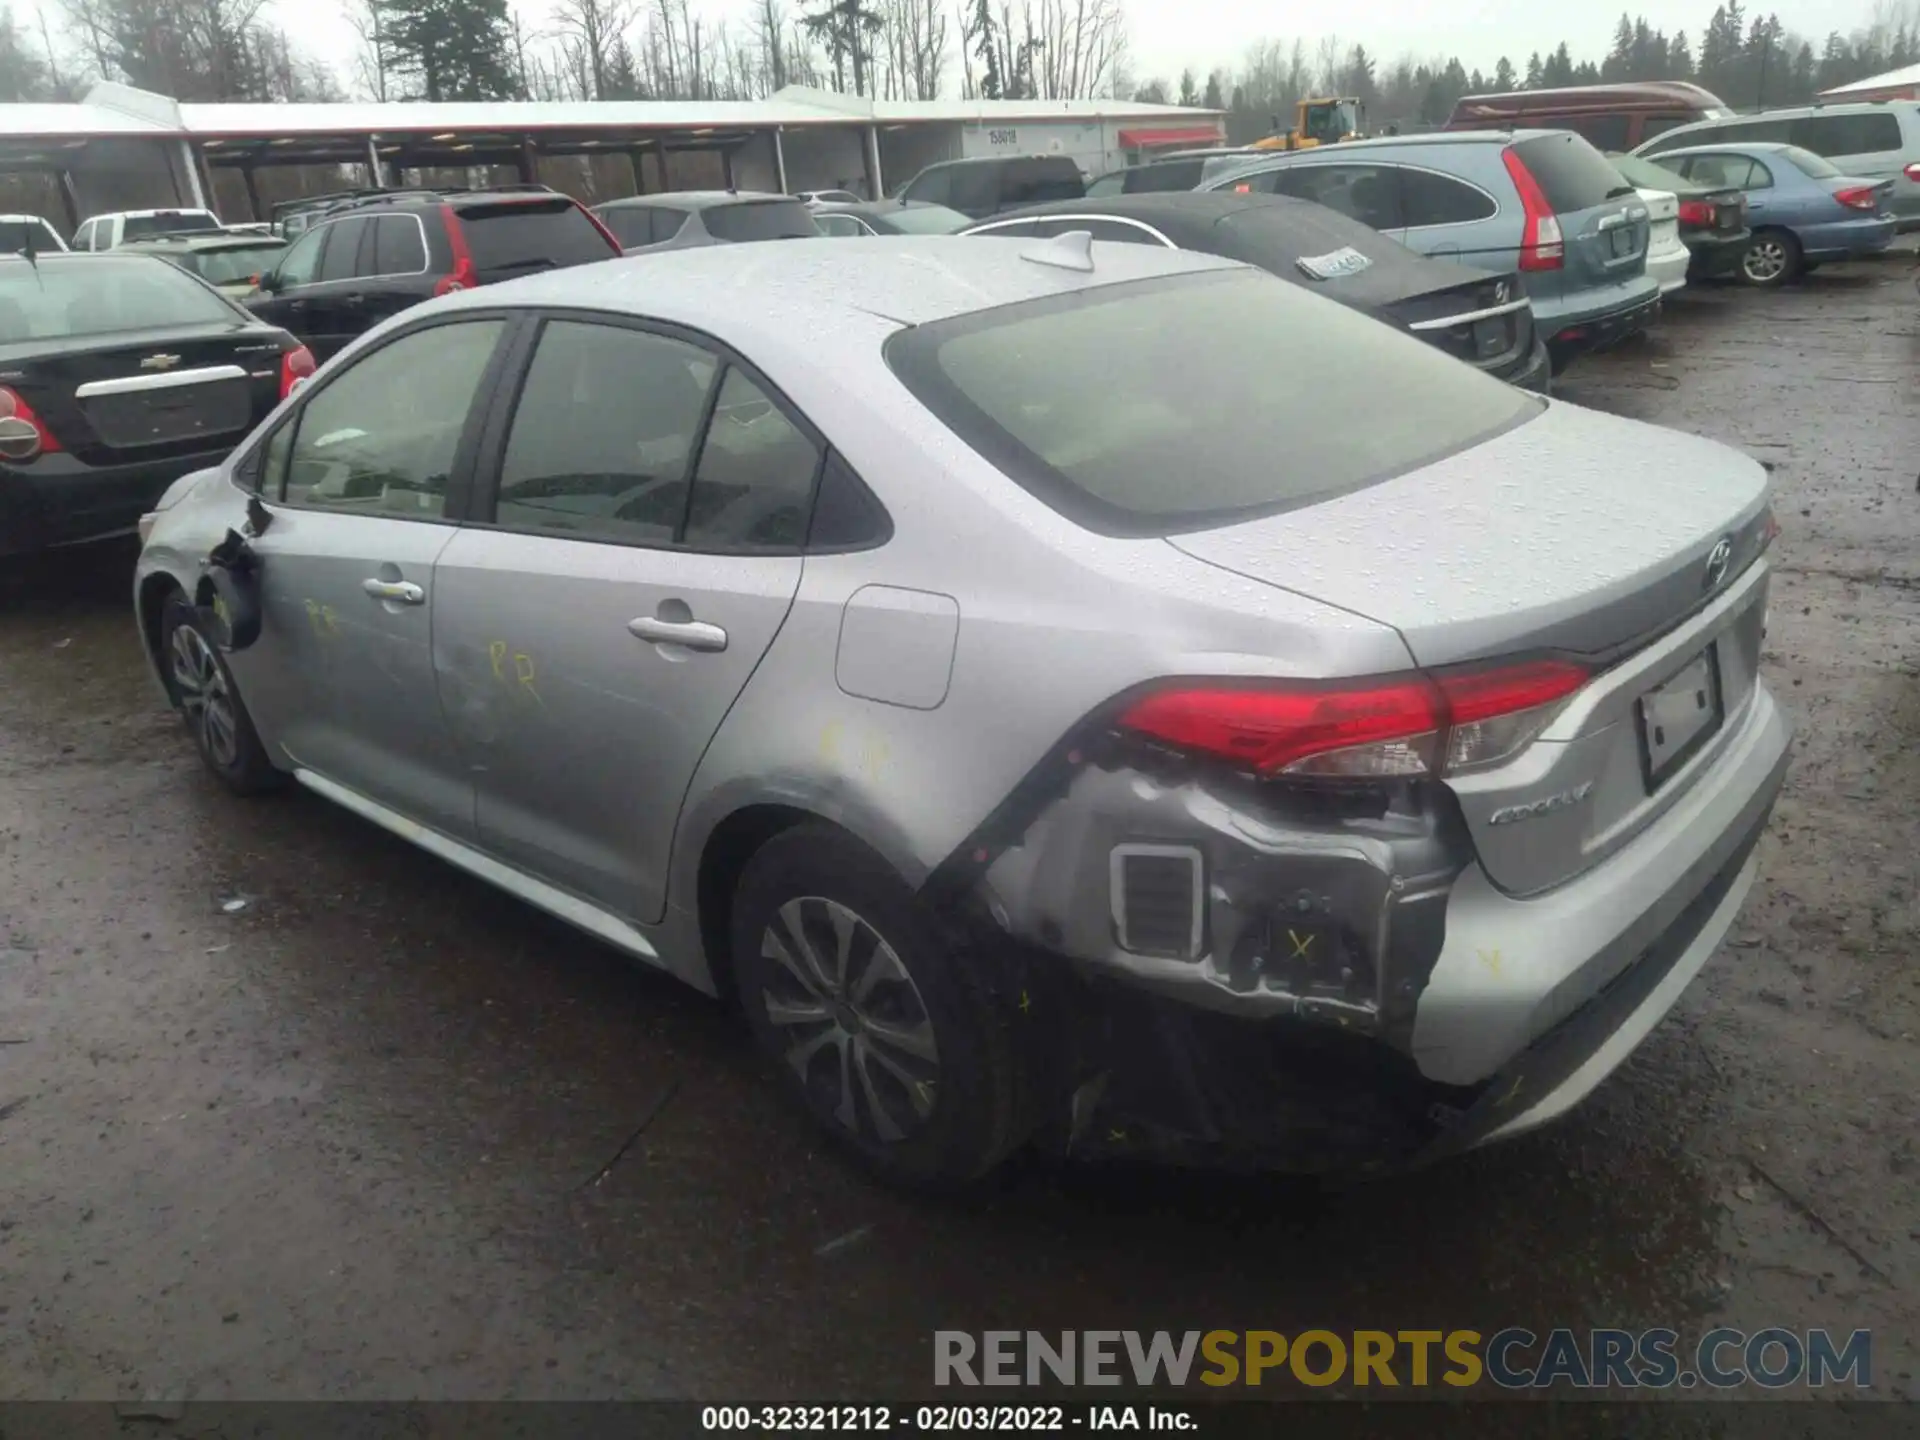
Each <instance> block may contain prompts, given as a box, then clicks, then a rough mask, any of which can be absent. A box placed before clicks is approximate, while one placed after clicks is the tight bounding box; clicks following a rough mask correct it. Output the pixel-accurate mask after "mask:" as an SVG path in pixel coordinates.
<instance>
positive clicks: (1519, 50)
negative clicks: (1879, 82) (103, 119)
mask: <svg viewBox="0 0 1920 1440" xmlns="http://www.w3.org/2000/svg"><path fill="white" fill-rule="evenodd" d="M34 3H35V0H25V3H21V4H19V6H18V9H17V11H16V13H19V14H21V15H22V18H25V17H26V15H27V14H29V13H30V12H31V11H32V9H33V5H34ZM46 3H51V0H46ZM1124 3H1125V5H1126V10H1127V18H1128V33H1129V35H1130V37H1131V42H1132V69H1133V73H1134V76H1135V78H1136V79H1137V80H1138V81H1142V82H1144V81H1146V80H1148V79H1150V78H1153V77H1155V76H1160V77H1163V78H1165V79H1167V80H1169V81H1171V80H1173V79H1174V78H1175V77H1177V76H1178V75H1179V73H1180V71H1181V70H1182V69H1183V68H1185V67H1188V66H1191V67H1192V68H1193V70H1194V72H1195V74H1197V75H1204V74H1205V73H1206V72H1207V71H1208V70H1209V69H1211V68H1212V67H1214V66H1216V65H1224V66H1228V67H1230V68H1231V67H1235V66H1237V65H1238V64H1239V63H1240V59H1241V57H1242V56H1243V55H1244V54H1245V52H1246V49H1247V47H1248V46H1249V45H1250V44H1252V43H1253V42H1255V41H1258V40H1262V39H1267V38H1276V39H1281V40H1285V41H1287V42H1289V43H1291V42H1292V40H1293V39H1294V38H1295V37H1296V36H1299V37H1300V38H1303V39H1305V40H1306V41H1307V44H1308V49H1309V51H1311V50H1312V48H1313V46H1314V45H1315V43H1316V42H1317V41H1319V40H1320V39H1321V38H1322V37H1323V36H1324V35H1326V34H1328V33H1329V32H1332V33H1334V34H1337V35H1338V37H1339V38H1340V39H1341V40H1342V41H1343V42H1345V43H1347V44H1352V43H1354V42H1356V41H1357V42H1359V43H1360V44H1363V45H1365V46H1366V47H1367V49H1368V50H1370V51H1372V52H1373V53H1374V54H1375V55H1377V56H1379V57H1381V58H1382V59H1385V60H1391V59H1393V58H1395V57H1396V56H1399V55H1402V54H1406V53H1409V52H1411V53H1413V54H1416V55H1419V56H1422V57H1426V56H1429V55H1438V56H1446V55H1458V56H1459V57H1460V59H1461V61H1462V62H1463V63H1464V64H1465V65H1466V66H1467V68H1468V69H1469V70H1471V69H1473V68H1474V67H1475V66H1479V67H1480V68H1481V69H1483V70H1485V71H1488V72H1489V73H1491V71H1492V70H1493V66H1494V62H1495V61H1496V60H1498V59H1499V58H1500V56H1502V55H1505V56H1507V57H1509V58H1510V59H1511V60H1512V61H1513V63H1514V66H1515V68H1516V69H1524V68H1525V66H1526V60H1527V55H1528V54H1529V52H1531V51H1534V50H1539V51H1541V52H1542V53H1543V54H1544V53H1546V52H1548V51H1550V50H1552V49H1553V47H1554V46H1556V45H1558V44H1559V43H1560V42H1561V41H1562V40H1565V41H1566V42H1567V43H1568V45H1569V46H1570V47H1571V49H1572V51H1573V56H1574V59H1575V60H1580V59H1584V58H1591V59H1594V60H1598V59H1600V58H1601V56H1603V55H1604V54H1605V53H1606V50H1607V47H1608V45H1609V44H1610V43H1611V41H1612V37H1613V29H1614V26H1615V25H1616V24H1617V23H1618V21H1619V17H1620V12H1621V10H1622V9H1623V8H1624V9H1627V10H1629V11H1630V12H1632V13H1637V14H1643V15H1645V16H1646V17H1647V20H1648V21H1649V22H1650V23H1651V24H1653V25H1654V26H1656V27H1658V28H1660V29H1663V30H1665V31H1667V32H1668V33H1669V34H1671V33H1672V32H1673V31H1675V30H1680V29H1684V30H1685V31H1686V32H1687V37H1688V39H1690V40H1691V41H1692V42H1693V45H1694V49H1695V52H1696V53H1698V50H1699V43H1700V33H1701V31H1702V30H1704V29H1705V28H1706V23H1707V20H1708V18H1709V17H1711V16H1712V14H1713V10H1714V4H1715V3H1717V0H1641V3H1639V4H1637V5H1635V4H1624V5H1623V4H1622V3H1618V0H1572V3H1561V4H1547V3H1543V0H1337V3H1325V0H1321V3H1315V4H1275V3H1272V0H1124ZM514 8H515V9H517V10H518V11H519V12H520V13H521V14H522V15H523V16H525V17H526V19H527V20H528V22H529V23H530V24H532V25H535V26H538V25H541V24H543V23H544V22H545V19H546V17H547V16H548V15H549V14H550V13H551V11H552V0H514ZM694 8H695V11H696V12H697V13H700V14H704V15H706V16H709V17H712V18H715V19H719V18H722V17H724V18H726V19H727V20H728V22H729V28H730V29H732V30H733V31H735V33H736V34H738V35H744V34H745V33H746V29H747V27H746V23H745V17H746V16H747V14H748V13H749V12H750V10H751V9H752V8H753V7H752V0H694ZM1747 8H1748V10H1749V11H1750V12H1751V11H1754V10H1772V11H1774V12H1776V13H1777V14H1778V15H1779V16H1780V20H1781V23H1782V24H1783V25H1785V27H1786V28H1787V29H1788V30H1791V31H1797V32H1799V33H1801V34H1804V35H1806V36H1807V37H1809V38H1810V39H1813V40H1814V42H1815V46H1816V49H1817V48H1818V44H1819V41H1820V40H1821V39H1822V38H1824V37H1825V35H1826V34H1827V32H1828V31H1829V30H1833V29H1839V30H1840V31H1842V32H1843V33H1844V32H1846V31H1850V30H1852V29H1854V28H1855V27H1857V26H1863V25H1865V24H1866V23H1867V22H1868V21H1869V19H1870V18H1871V16H1872V14H1873V12H1874V10H1875V8H1876V0H1777V3H1775V4H1772V5H1766V4H1763V3H1750V4H1749V5H1748V6H1747ZM268 11H269V12H270V13H271V15H272V16H273V18H274V20H275V21H276V22H277V23H278V24H280V25H281V26H282V27H284V28H285V30H286V31H287V33H288V34H289V35H290V36H292V37H293V39H294V40H295V41H296V42H297V43H298V44H299V45H301V46H302V47H303V48H304V49H306V50H307V51H308V52H309V53H311V54H313V55H314V56H315V57H316V58H320V59H325V60H327V61H329V62H331V63H332V65H333V66H334V68H335V69H336V70H337V71H339V72H340V74H341V77H342V79H343V80H346V81H347V82H348V83H349V84H351V83H352V57H353V52H354V45H355V41H354V35H353V31H352V29H351V28H350V27H349V26H348V24H347V20H346V11H345V9H344V7H342V6H341V5H340V4H338V3H329V0H268ZM56 13H57V8H56ZM1330 17H1331V23H1330ZM949 64H950V67H951V69H952V71H953V73H954V74H955V75H956V76H957V74H958V66H957V65H953V64H952V62H951V61H950V62H949Z"/></svg>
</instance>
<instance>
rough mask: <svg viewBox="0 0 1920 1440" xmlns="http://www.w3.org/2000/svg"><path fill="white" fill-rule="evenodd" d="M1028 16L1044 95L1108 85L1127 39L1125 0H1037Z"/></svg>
mask: <svg viewBox="0 0 1920 1440" xmlns="http://www.w3.org/2000/svg"><path fill="white" fill-rule="evenodd" d="M1036 11H1037V12H1038V25H1037V28H1036V27H1035V26H1034V24H1033V23H1032V17H1033V16H1034V14H1035V12H1036ZM1027 19H1028V31H1029V35H1030V37H1036V38H1037V40H1038V44H1037V46H1036V47H1035V52H1034V53H1035V54H1036V55H1037V60H1038V68H1037V70H1036V72H1035V74H1034V80H1035V82H1036V84H1037V86H1038V91H1039V97H1040V98H1041V99H1044V100H1065V99H1071V98H1074V97H1079V96H1088V95H1097V94H1099V93H1101V92H1102V91H1103V90H1105V89H1106V88H1107V86H1108V85H1109V83H1110V82H1111V80H1112V77H1113V67H1114V63H1115V61H1116V60H1118V59H1119V57H1120V54H1121V50H1122V48H1123V46H1124V44H1125V36H1126V19H1125V16H1124V15H1123V14H1122V13H1121V10H1120V0H1032V3H1030V4H1029V5H1028V7H1027Z"/></svg>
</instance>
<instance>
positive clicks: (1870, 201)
mask: <svg viewBox="0 0 1920 1440" xmlns="http://www.w3.org/2000/svg"><path fill="white" fill-rule="evenodd" d="M1833 198H1834V199H1836V200H1838V201H1839V202H1840V203H1841V204H1842V205H1844V206H1846V207H1847V208H1848V209H1849V210H1878V209H1879V208H1880V187H1879V186H1878V185H1855V186H1853V187H1852V188H1851V189H1847V190H1836V191H1834V192H1833Z"/></svg>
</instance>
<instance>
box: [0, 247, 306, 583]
mask: <svg viewBox="0 0 1920 1440" xmlns="http://www.w3.org/2000/svg"><path fill="white" fill-rule="evenodd" d="M312 373H313V357H312V356H311V355H310V354H308V353H307V351H306V350H305V349H304V348H303V347H302V346H301V344H300V342H299V341H297V340H295V339H294V338H293V337H292V336H291V335H289V334H287V332H286V331H284V330H281V329H278V328H276V327H274V326H272V325H266V324H262V323H261V322H260V321H258V320H256V319H255V318H254V317H253V316H252V315H250V314H248V313H247V312H246V311H245V310H243V309H242V308H241V307H239V306H238V305H235V304H233V303H232V302H231V301H229V300H227V299H226V298H224V297H223V296H222V295H220V294H219V292H217V291H216V290H214V289H213V288H212V287H211V286H209V285H207V284H206V283H205V282H203V281H201V280H199V279H197V278H195V277H194V276H192V275H189V274H187V273H186V272H185V271H183V270H180V269H178V268H177V267H175V266H173V265H169V264H168V263H167V262H166V261H164V260H160V259H157V258H155V257H154V256H151V255H139V254H129V253H127V252H125V251H114V252H109V253H105V254H99V255H91V254H84V253H81V254H61V255H40V256H38V257H36V258H34V259H28V258H26V257H25V256H14V255H9V256H0V560H4V559H8V558H12V557H17V556H22V555H28V554H32V553H34V552H36V551H40V550H45V549H48V548H50V547H52V546H55V545H70V544H74V543H76V542H79V541H83V540H101V539H106V538H108V537H110V536H114V535H120V534H124V533H128V532H130V531H132V530H134V529H135V528H136V527H137V526H138V525H139V523H140V517H141V516H142V515H143V514H145V513H146V512H147V511H148V510H150V509H152V508H153V505H154V502H155V501H157V500H158V499H159V498H160V496H161V494H162V493H163V492H165V490H166V489H167V487H168V486H169V485H171V484H172V483H173V482H174V481H175V480H177V479H179V478H180V477H181V476H182V475H186V474H190V473H191V472H192V471H195V470H202V469H205V468H206V467H208V466H210V465H216V464H218V463H219V462H220V461H221V460H222V459H223V458H224V457H225V456H226V454H227V452H228V451H229V450H230V449H232V448H233V446H234V445H235V444H236V443H238V442H239V441H240V440H241V439H242V438H243V437H244V436H245V435H246V433H247V432H248V431H249V430H251V429H252V428H253V427H254V425H255V424H256V423H257V422H258V421H260V420H261V419H263V418H264V417H265V416H266V414H267V412H268V411H270V410H272V409H273V408H274V406H276V405H278V404H279V403H280V399H281V397H282V396H284V395H285V394H286V393H287V392H288V391H289V390H291V389H292V387H293V385H294V383H295V382H296V381H298V380H299V379H301V378H302V377H303V376H306V375H310V374H312Z"/></svg>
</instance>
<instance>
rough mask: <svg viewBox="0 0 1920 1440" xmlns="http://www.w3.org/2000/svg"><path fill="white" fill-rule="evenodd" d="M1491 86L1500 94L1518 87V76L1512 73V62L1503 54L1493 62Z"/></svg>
mask: <svg viewBox="0 0 1920 1440" xmlns="http://www.w3.org/2000/svg"><path fill="white" fill-rule="evenodd" d="M1493 88H1494V89H1495V90H1496V91H1499V92H1500V93H1502V94H1505V93H1506V92H1507V91H1509V90H1517V89H1519V88H1520V77H1519V76H1517V75H1515V74H1514V73H1513V62H1512V61H1511V60H1509V59H1507V57H1506V56H1504V55H1502V56H1501V57H1500V59H1499V60H1498V61H1497V62H1495V64H1494V67H1493Z"/></svg>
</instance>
